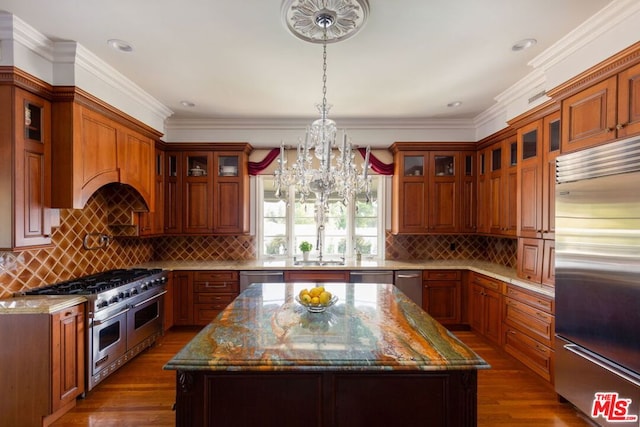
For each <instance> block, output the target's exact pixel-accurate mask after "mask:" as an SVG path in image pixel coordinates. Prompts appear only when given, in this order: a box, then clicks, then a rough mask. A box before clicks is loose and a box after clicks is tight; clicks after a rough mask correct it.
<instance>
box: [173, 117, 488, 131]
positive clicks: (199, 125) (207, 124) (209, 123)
mask: <svg viewBox="0 0 640 427" xmlns="http://www.w3.org/2000/svg"><path fill="white" fill-rule="evenodd" d="M316 118H317V117H315V118H311V117H310V118H291V119H283V118H219V119H209V118H202V119H193V118H169V119H167V122H166V129H167V130H183V129H189V130H207V129H246V130H256V129H269V130H279V129H282V130H299V129H304V128H305V127H307V126H308V125H309V124H310V123H311V121H313V120H315V119H316ZM334 120H335V121H336V123H337V125H338V127H339V128H344V129H475V123H474V121H473V119H421V118H415V119H411V118H398V119H391V118H366V119H348V118H343V119H341V118H334Z"/></svg>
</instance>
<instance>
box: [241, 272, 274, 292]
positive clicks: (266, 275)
mask: <svg viewBox="0 0 640 427" xmlns="http://www.w3.org/2000/svg"><path fill="white" fill-rule="evenodd" d="M278 282H284V272H283V271H278V270H264V271H257V270H245V271H241V272H240V292H242V291H244V290H245V289H247V288H248V287H249V286H250V285H251V284H252V283H278Z"/></svg>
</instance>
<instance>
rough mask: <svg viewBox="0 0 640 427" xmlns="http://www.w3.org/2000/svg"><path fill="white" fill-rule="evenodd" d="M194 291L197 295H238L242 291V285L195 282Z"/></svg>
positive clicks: (236, 283)
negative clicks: (212, 293) (207, 293)
mask: <svg viewBox="0 0 640 427" xmlns="http://www.w3.org/2000/svg"><path fill="white" fill-rule="evenodd" d="M193 291H194V292H195V293H199V292H209V293H211V292H214V293H238V292H239V291H240V284H239V283H238V282H195V283H194V284H193Z"/></svg>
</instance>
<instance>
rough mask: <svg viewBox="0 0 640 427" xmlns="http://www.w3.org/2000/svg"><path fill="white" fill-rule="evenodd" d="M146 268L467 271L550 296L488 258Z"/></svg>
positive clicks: (170, 264)
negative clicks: (340, 263) (320, 264)
mask: <svg viewBox="0 0 640 427" xmlns="http://www.w3.org/2000/svg"><path fill="white" fill-rule="evenodd" d="M138 267H145V268H162V269H165V270H237V271H242V270H443V269H446V270H469V271H474V272H476V273H480V274H484V275H486V276H489V277H493V278H494V279H498V280H501V281H503V282H506V283H510V284H513V285H516V286H520V287H522V288H525V289H529V290H532V291H534V292H538V293H541V294H543V295H547V296H550V297H553V296H554V292H553V290H552V289H549V288H545V287H542V286H541V285H540V284H538V283H534V282H528V281H525V280H522V279H520V278H518V277H517V274H516V270H515V269H513V268H509V267H505V266H504V265H500V264H495V263H491V262H487V261H478V260H412V261H393V260H380V261H372V260H366V261H359V262H358V261H355V260H349V259H347V260H346V261H345V264H344V265H340V266H297V265H294V263H293V260H291V259H287V260H277V261H276V260H249V261H152V262H148V263H144V264H141V265H139V266H138Z"/></svg>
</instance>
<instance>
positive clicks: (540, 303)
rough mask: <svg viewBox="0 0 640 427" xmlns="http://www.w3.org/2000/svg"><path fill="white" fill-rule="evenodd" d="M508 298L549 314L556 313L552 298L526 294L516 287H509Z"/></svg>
mask: <svg viewBox="0 0 640 427" xmlns="http://www.w3.org/2000/svg"><path fill="white" fill-rule="evenodd" d="M507 296H508V297H510V298H515V299H517V300H519V301H522V302H524V303H527V304H529V305H531V306H533V307H535V308H538V309H540V310H543V311H545V312H547V313H550V314H553V313H554V307H553V300H552V299H550V298H546V297H543V296H540V295H533V294H532V293H529V292H525V291H523V290H520V289H518V288H516V287H514V286H507Z"/></svg>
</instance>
